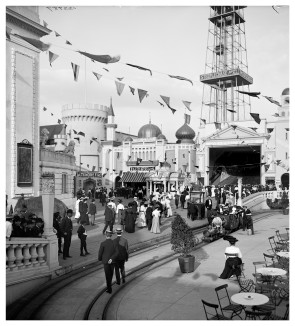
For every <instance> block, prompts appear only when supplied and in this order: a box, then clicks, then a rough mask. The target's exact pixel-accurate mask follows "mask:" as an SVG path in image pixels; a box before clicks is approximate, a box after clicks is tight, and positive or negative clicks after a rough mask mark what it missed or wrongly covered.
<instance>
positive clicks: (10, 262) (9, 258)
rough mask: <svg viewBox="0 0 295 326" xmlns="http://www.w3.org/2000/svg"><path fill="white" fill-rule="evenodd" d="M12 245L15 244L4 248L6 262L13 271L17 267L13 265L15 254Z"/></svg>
mask: <svg viewBox="0 0 295 326" xmlns="http://www.w3.org/2000/svg"><path fill="white" fill-rule="evenodd" d="M14 247H15V245H9V246H8V248H6V250H7V251H8V252H7V263H8V267H9V269H10V270H11V271H14V270H16V269H17V267H16V265H15V255H14Z"/></svg>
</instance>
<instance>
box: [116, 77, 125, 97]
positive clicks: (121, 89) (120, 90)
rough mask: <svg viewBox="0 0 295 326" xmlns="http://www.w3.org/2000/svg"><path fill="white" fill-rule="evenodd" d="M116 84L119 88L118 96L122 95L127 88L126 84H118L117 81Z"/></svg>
mask: <svg viewBox="0 0 295 326" xmlns="http://www.w3.org/2000/svg"><path fill="white" fill-rule="evenodd" d="M115 84H116V87H117V93H118V95H121V94H122V92H123V89H124V87H125V84H123V83H120V82H118V81H116V80H115Z"/></svg>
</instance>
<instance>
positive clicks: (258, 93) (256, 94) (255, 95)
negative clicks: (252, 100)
mask: <svg viewBox="0 0 295 326" xmlns="http://www.w3.org/2000/svg"><path fill="white" fill-rule="evenodd" d="M237 92H239V93H241V94H246V95H249V96H251V97H257V98H259V96H258V95H260V92H244V91H238V90H237Z"/></svg>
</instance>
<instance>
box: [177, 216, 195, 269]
mask: <svg viewBox="0 0 295 326" xmlns="http://www.w3.org/2000/svg"><path fill="white" fill-rule="evenodd" d="M171 228H172V232H171V241H170V242H171V244H172V247H171V249H172V250H173V251H174V252H176V253H179V254H180V257H178V262H179V267H180V270H181V272H182V273H191V272H193V271H194V267H195V256H192V255H189V253H190V252H191V251H192V250H194V249H195V246H196V245H197V243H198V242H199V240H198V239H196V238H195V237H194V235H193V232H192V230H191V229H190V227H189V226H188V224H187V223H186V221H185V220H184V219H183V218H182V217H181V216H180V215H179V214H177V215H176V216H175V217H174V219H173V221H172V224H171Z"/></svg>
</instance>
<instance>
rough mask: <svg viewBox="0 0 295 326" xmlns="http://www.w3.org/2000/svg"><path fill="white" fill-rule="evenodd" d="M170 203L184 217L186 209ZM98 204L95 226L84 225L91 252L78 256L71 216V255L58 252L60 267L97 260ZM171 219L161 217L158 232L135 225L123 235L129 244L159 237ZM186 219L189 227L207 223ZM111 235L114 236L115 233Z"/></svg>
mask: <svg viewBox="0 0 295 326" xmlns="http://www.w3.org/2000/svg"><path fill="white" fill-rule="evenodd" d="M121 199H123V198H121ZM117 200H118V198H116V200H115V201H116V202H117ZM130 201H132V198H130V199H128V200H127V199H123V204H124V205H125V203H128V202H130ZM171 204H172V205H171V207H172V210H173V212H176V213H178V214H180V215H181V216H182V217H185V218H186V216H187V209H181V208H178V209H176V208H175V205H174V203H173V201H171ZM99 205H100V206H99V212H98V214H97V215H96V218H95V226H91V225H86V226H85V228H86V230H87V234H88V236H87V249H88V251H89V252H90V253H91V255H87V256H85V257H81V256H80V240H79V238H78V235H77V229H78V226H77V223H76V221H75V219H74V218H73V226H74V228H73V236H72V243H71V247H70V255H71V256H72V258H68V259H66V260H63V258H62V254H60V255H59V264H60V266H61V267H63V268H64V267H66V268H68V269H74V268H77V267H81V266H83V265H85V263H90V262H94V261H97V254H98V249H99V246H100V243H101V242H102V241H104V240H105V236H104V235H103V234H102V230H103V228H104V208H102V207H101V204H99ZM171 221H172V217H170V218H162V219H161V223H162V226H161V233H160V234H154V233H151V232H150V231H148V229H147V228H142V229H140V228H137V227H135V232H134V233H127V232H124V237H125V238H126V239H127V240H128V243H129V246H132V245H135V244H139V243H141V242H144V241H149V240H152V239H157V238H161V237H162V236H163V235H168V234H170V233H171ZM186 221H187V223H188V225H189V226H190V227H197V226H201V225H205V224H207V223H208V220H207V218H205V219H202V220H195V221H191V220H190V219H188V218H186ZM117 226H118V225H117V224H115V225H114V230H116V227H117ZM113 237H115V235H114V236H113ZM57 274H60V271H57Z"/></svg>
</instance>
